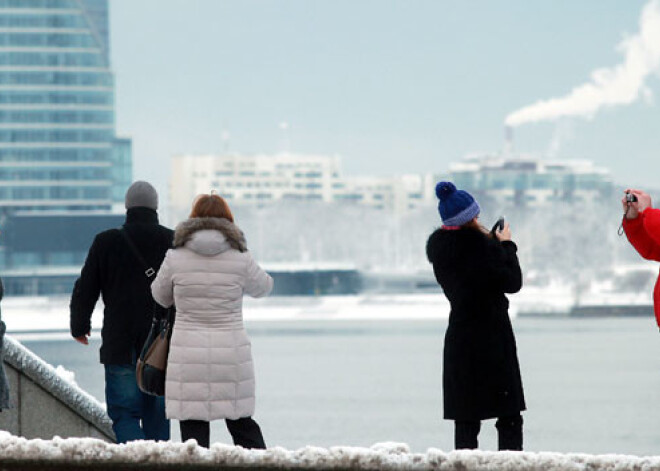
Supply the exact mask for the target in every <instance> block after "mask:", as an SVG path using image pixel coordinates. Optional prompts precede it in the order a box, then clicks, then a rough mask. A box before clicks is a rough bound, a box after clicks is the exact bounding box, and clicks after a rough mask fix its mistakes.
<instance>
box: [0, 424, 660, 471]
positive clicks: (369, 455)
mask: <svg viewBox="0 0 660 471" xmlns="http://www.w3.org/2000/svg"><path fill="white" fill-rule="evenodd" d="M13 460H18V461H20V460H28V461H35V460H48V463H49V464H50V465H55V464H57V463H58V462H59V463H66V462H68V463H77V464H82V463H97V464H101V463H103V464H109V465H120V464H124V465H126V464H137V463H139V464H140V465H141V469H143V468H142V467H145V469H148V468H147V467H146V466H145V465H147V464H152V465H154V467H157V466H158V465H163V464H168V465H180V466H181V467H182V469H185V466H187V465H197V466H200V465H201V466H203V465H207V466H208V467H209V469H211V468H216V469H217V468H218V467H219V466H234V467H260V468H261V469H287V468H289V469H290V468H294V469H296V468H297V469H353V470H361V469H364V470H381V469H382V470H400V469H409V470H453V471H457V470H494V469H503V470H511V471H516V470H544V471H555V470H556V471H559V470H562V471H563V470H612V471H614V470H617V471H626V470H631V471H632V470H654V469H655V470H658V469H660V457H636V456H626V455H586V454H559V453H547V452H546V453H529V452H484V451H467V450H463V451H453V452H449V453H446V452H443V451H441V450H438V449H433V448H431V449H429V450H428V451H427V452H426V453H410V449H409V447H408V446H407V445H405V444H402V443H379V444H376V445H373V446H372V447H371V448H358V447H345V446H337V447H332V448H319V447H311V446H308V447H305V448H301V449H298V450H286V449H284V448H279V447H275V448H271V449H268V450H244V449H243V448H240V447H234V446H230V445H224V444H219V443H215V444H213V445H212V446H211V448H210V449H209V450H207V449H204V448H200V447H198V446H197V445H196V443H195V442H194V441H193V440H189V441H187V442H186V443H173V442H165V443H155V442H151V441H142V442H132V443H128V444H125V445H114V444H109V443H106V442H103V441H101V440H97V439H92V438H67V439H62V438H58V437H55V438H54V439H53V440H27V439H25V438H22V437H16V436H12V435H10V434H9V433H7V432H0V463H1V462H7V461H13ZM196 469H197V468H196Z"/></svg>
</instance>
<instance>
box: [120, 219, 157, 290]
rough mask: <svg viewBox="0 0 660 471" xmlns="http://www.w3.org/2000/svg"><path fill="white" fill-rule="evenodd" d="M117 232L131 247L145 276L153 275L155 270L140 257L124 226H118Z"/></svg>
mask: <svg viewBox="0 0 660 471" xmlns="http://www.w3.org/2000/svg"><path fill="white" fill-rule="evenodd" d="M119 233H120V234H121V235H122V236H123V237H124V240H125V241H126V243H127V244H128V246H129V247H130V248H131V251H132V252H133V255H135V258H137V259H138V261H139V262H140V265H142V269H143V270H144V274H145V275H146V276H147V278H151V277H152V276H154V275H155V274H156V270H154V269H153V267H150V266H149V264H148V263H147V261H146V260H145V259H144V258H143V257H142V255H140V251H139V250H138V248H137V247H136V246H135V244H134V243H133V241H132V240H131V237H130V236H129V235H128V232H126V229H125V228H124V227H122V228H120V229H119Z"/></svg>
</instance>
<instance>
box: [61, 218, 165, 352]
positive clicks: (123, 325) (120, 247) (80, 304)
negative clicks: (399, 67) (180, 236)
mask: <svg viewBox="0 0 660 471" xmlns="http://www.w3.org/2000/svg"><path fill="white" fill-rule="evenodd" d="M123 227H124V229H125V230H126V231H127V232H128V234H129V235H130V237H131V240H132V241H133V243H134V244H135V246H136V247H137V249H138V250H139V251H140V254H141V255H142V258H144V260H145V261H146V262H147V263H148V264H149V265H150V266H151V267H153V269H154V270H156V271H157V270H158V269H159V268H160V265H161V263H163V258H165V252H167V250H168V249H170V248H171V247H172V241H173V238H174V231H172V230H171V229H168V228H166V227H164V226H161V225H160V224H158V215H157V213H156V211H154V210H153V209H149V208H143V207H136V208H131V209H129V210H128V211H127V212H126V222H125V224H124V226H123ZM152 280H153V278H151V279H148V278H147V277H146V276H145V274H144V268H143V267H142V266H141V265H140V263H139V261H138V260H137V259H136V257H135V254H134V253H133V252H132V251H131V249H130V247H129V246H128V244H127V242H126V240H124V238H123V236H122V235H121V234H120V233H119V230H118V229H110V230H107V231H104V232H101V233H100V234H98V235H97V236H96V238H95V239H94V242H93V243H92V246H91V247H90V249H89V253H88V254H87V259H86V260H85V265H84V266H83V268H82V271H81V273H80V278H78V280H77V281H76V284H75V285H74V288H73V293H72V295H71V304H70V309H71V318H70V321H71V335H72V336H73V337H80V336H82V335H85V334H86V333H87V332H89V331H90V327H91V316H92V311H94V306H95V305H96V302H97V300H98V298H99V295H100V296H102V298H103V303H104V304H105V310H104V312H103V328H102V330H101V340H102V343H101V352H100V353H101V363H103V364H129V363H131V361H132V360H133V355H134V354H136V353H137V354H139V353H140V350H141V349H142V346H143V345H144V342H145V340H146V338H147V334H148V333H149V329H150V327H151V321H152V318H153V313H154V312H153V311H154V309H158V307H157V305H156V304H155V303H154V299H153V298H152V296H151V281H152ZM161 309H162V308H161ZM159 315H162V313H159Z"/></svg>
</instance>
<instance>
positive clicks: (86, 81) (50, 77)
mask: <svg viewBox="0 0 660 471" xmlns="http://www.w3.org/2000/svg"><path fill="white" fill-rule="evenodd" d="M112 82H113V81H112V74H110V73H109V72H0V85H82V86H90V87H110V86H112Z"/></svg>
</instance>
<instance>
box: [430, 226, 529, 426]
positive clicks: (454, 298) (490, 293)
mask: <svg viewBox="0 0 660 471" xmlns="http://www.w3.org/2000/svg"><path fill="white" fill-rule="evenodd" d="M516 251H517V247H516V244H515V243H513V242H511V241H505V242H499V241H497V240H494V239H491V238H490V237H488V236H487V235H485V234H483V233H481V232H479V231H478V230H476V229H472V228H461V229H458V230H445V229H438V230H436V231H435V232H434V233H433V234H431V236H430V237H429V240H428V242H427V245H426V253H427V256H428V259H429V261H430V262H431V263H432V264H433V271H434V273H435V277H436V279H437V280H438V283H439V284H440V286H442V289H443V290H444V292H445V295H446V296H447V299H449V302H450V304H451V312H450V314H449V324H448V326H447V332H446V334H445V346H444V361H443V381H442V384H443V393H444V417H445V418H446V419H452V420H483V419H489V418H494V417H504V416H507V415H514V414H517V413H519V412H520V411H523V410H525V398H524V394H523V387H522V380H521V377H520V366H519V364H518V354H517V352H516V340H515V338H514V335H513V328H512V327H511V320H510V319H509V314H508V308H509V301H508V299H507V298H506V296H505V293H515V292H517V291H519V290H520V288H521V287H522V275H521V272H520V265H519V264H518V257H517V256H516Z"/></svg>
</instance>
